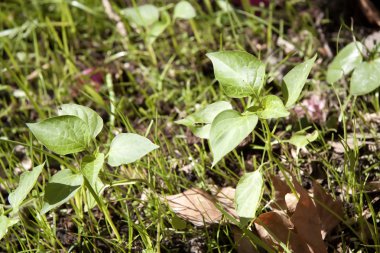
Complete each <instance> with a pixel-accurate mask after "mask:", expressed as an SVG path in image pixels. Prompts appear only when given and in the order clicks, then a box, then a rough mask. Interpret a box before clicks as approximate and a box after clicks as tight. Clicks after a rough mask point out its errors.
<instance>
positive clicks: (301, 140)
mask: <svg viewBox="0 0 380 253" xmlns="http://www.w3.org/2000/svg"><path fill="white" fill-rule="evenodd" d="M317 138H318V131H317V130H315V131H314V132H313V133H311V134H304V133H295V134H294V135H293V136H292V137H291V138H290V140H289V143H290V144H293V145H294V146H296V147H297V149H301V148H304V147H306V146H307V145H308V144H309V143H310V142H313V141H315V140H316V139H317Z"/></svg>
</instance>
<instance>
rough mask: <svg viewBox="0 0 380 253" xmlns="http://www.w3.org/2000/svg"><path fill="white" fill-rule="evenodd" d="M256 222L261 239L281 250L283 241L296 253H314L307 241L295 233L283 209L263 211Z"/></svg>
mask: <svg viewBox="0 0 380 253" xmlns="http://www.w3.org/2000/svg"><path fill="white" fill-rule="evenodd" d="M254 224H255V227H256V230H257V232H258V234H259V236H260V237H261V239H263V240H264V241H265V242H266V243H268V244H269V245H273V246H276V247H277V248H278V249H279V250H280V249H281V248H280V242H281V243H283V244H285V245H287V247H288V248H290V249H291V250H292V251H293V252H295V253H313V252H312V251H310V249H309V246H308V245H307V243H306V242H305V241H304V240H302V238H300V236H299V235H298V234H296V233H295V231H294V226H293V224H292V222H291V221H290V219H289V218H288V217H287V216H286V214H285V213H284V212H282V211H273V212H268V213H263V214H261V215H260V216H259V217H258V218H257V219H256V220H255V223H254Z"/></svg>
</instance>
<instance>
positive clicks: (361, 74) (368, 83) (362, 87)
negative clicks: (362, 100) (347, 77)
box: [350, 59, 380, 96]
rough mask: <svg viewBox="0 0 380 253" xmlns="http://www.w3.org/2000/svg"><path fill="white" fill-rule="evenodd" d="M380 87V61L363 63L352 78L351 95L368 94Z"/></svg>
mask: <svg viewBox="0 0 380 253" xmlns="http://www.w3.org/2000/svg"><path fill="white" fill-rule="evenodd" d="M378 87H380V59H376V60H374V61H371V62H362V63H360V65H359V66H357V67H356V69H355V70H354V73H353V74H352V77H351V83H350V93H351V94H352V95H355V96H360V95H365V94H368V93H370V92H372V91H374V90H375V89H377V88H378Z"/></svg>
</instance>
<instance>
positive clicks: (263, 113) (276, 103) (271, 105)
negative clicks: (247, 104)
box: [256, 95, 289, 119]
mask: <svg viewBox="0 0 380 253" xmlns="http://www.w3.org/2000/svg"><path fill="white" fill-rule="evenodd" d="M262 106H263V109H262V110H258V111H257V112H256V114H257V116H259V118H261V119H276V118H282V117H287V116H288V115H289V112H288V110H287V109H286V108H285V106H284V103H283V102H282V100H281V99H280V98H279V97H277V96H275V95H268V96H265V97H264V98H263V100H262Z"/></svg>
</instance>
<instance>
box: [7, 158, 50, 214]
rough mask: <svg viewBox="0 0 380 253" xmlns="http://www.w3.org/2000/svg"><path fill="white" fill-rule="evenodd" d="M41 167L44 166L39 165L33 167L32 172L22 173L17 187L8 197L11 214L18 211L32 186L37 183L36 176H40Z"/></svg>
mask: <svg viewBox="0 0 380 253" xmlns="http://www.w3.org/2000/svg"><path fill="white" fill-rule="evenodd" d="M43 167H44V164H41V165H39V166H36V167H34V168H33V170H32V171H25V172H24V173H22V175H21V177H20V182H19V184H18V187H17V188H16V190H14V191H13V192H12V193H11V194H9V196H8V201H9V203H10V204H11V206H12V208H13V211H12V212H13V213H15V212H17V211H18V208H19V206H20V205H21V203H22V202H23V201H24V199H25V198H26V196H27V195H28V194H29V192H30V191H31V190H32V189H33V186H34V184H35V183H36V182H37V179H38V176H39V175H40V174H41V171H42V168H43Z"/></svg>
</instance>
